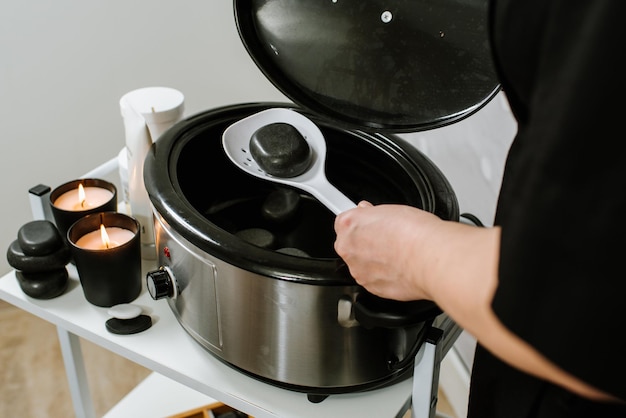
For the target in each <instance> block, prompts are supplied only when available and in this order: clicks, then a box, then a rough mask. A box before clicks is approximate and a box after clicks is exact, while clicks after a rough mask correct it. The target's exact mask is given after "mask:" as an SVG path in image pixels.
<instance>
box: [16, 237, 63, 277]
mask: <svg viewBox="0 0 626 418" xmlns="http://www.w3.org/2000/svg"><path fill="white" fill-rule="evenodd" d="M71 258H72V254H71V253H70V249H69V248H68V247H67V246H66V245H63V246H62V247H61V248H59V249H58V250H56V251H55V252H53V253H51V254H46V255H42V256H34V255H26V254H24V251H23V250H22V247H21V246H20V244H19V242H18V240H15V241H13V242H12V243H11V245H10V246H9V248H8V249H7V261H8V262H9V265H10V266H11V267H13V268H14V269H15V270H21V271H23V272H25V273H42V272H47V271H53V270H59V269H62V268H65V266H66V265H67V263H69V262H70V260H71Z"/></svg>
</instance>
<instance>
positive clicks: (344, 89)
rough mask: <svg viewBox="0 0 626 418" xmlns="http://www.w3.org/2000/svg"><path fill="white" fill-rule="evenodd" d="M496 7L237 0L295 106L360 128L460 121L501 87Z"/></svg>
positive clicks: (238, 12) (266, 64)
mask: <svg viewBox="0 0 626 418" xmlns="http://www.w3.org/2000/svg"><path fill="white" fill-rule="evenodd" d="M487 3H488V1H487V0H437V1H434V0H385V1H379V0H366V1H364V0H234V7H235V19H236V22H237V28H238V31H239V35H240V37H241V39H242V41H243V43H244V45H245V47H246V49H247V50H248V53H249V54H250V56H251V57H252V59H253V60H254V61H255V63H256V64H257V66H258V67H259V68H260V69H261V71H262V72H263V73H264V74H265V76H266V77H267V78H268V79H269V80H270V81H271V82H272V83H273V84H274V85H275V86H276V87H277V88H278V89H279V90H280V91H281V92H282V93H283V94H285V95H286V96H287V97H289V98H290V99H291V100H293V101H294V102H295V103H297V104H299V105H300V106H303V107H305V108H307V109H309V110H310V111H312V112H314V113H317V114H318V115H320V116H321V117H324V118H326V119H328V118H330V119H331V120H332V121H333V122H335V123H337V124H339V125H344V126H346V127H351V128H359V129H369V130H377V131H392V132H411V131H421V130H426V129H432V128H436V127H439V126H442V125H447V124H450V123H453V122H456V121H458V120H460V119H462V118H464V117H466V116H469V115H470V114H472V113H474V112H475V111H477V110H478V109H480V108H481V107H482V106H483V105H485V104H486V103H487V102H488V101H489V100H490V99H491V98H493V96H495V94H496V93H497V92H498V90H499V83H498V80H497V76H496V73H495V70H494V67H493V62H492V56H491V50H490V46H489V39H488V33H487Z"/></svg>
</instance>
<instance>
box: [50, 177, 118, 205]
mask: <svg viewBox="0 0 626 418" xmlns="http://www.w3.org/2000/svg"><path fill="white" fill-rule="evenodd" d="M112 197H113V192H111V191H110V190H107V189H104V188H102V187H84V186H83V184H82V183H80V184H79V185H78V187H77V188H76V189H73V190H70V191H67V192H65V193H63V194H62V195H61V196H59V197H58V198H57V199H56V200H55V201H54V203H53V204H54V206H56V207H57V208H59V209H63V210H70V211H81V210H88V209H92V208H96V207H98V206H102V205H103V204H105V203H106V202H108V201H109V200H111V198H112Z"/></svg>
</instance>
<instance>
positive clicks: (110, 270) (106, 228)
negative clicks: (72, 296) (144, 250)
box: [67, 212, 141, 307]
mask: <svg viewBox="0 0 626 418" xmlns="http://www.w3.org/2000/svg"><path fill="white" fill-rule="evenodd" d="M67 240H68V243H69V246H70V251H71V252H72V257H73V259H74V264H75V265H76V271H77V272H78V277H79V279H80V284H81V285H82V288H83V293H84V294H85V298H86V299H87V301H88V302H89V303H92V304H94V305H96V306H107V307H111V306H114V305H118V304H120V303H129V302H131V301H132V300H134V299H135V298H136V297H137V296H139V293H140V292H141V248H140V240H141V231H140V226H139V222H138V221H137V220H136V219H135V218H133V217H131V216H128V215H125V214H123V213H119V212H99V213H92V214H91V215H87V216H84V217H82V218H80V219H79V220H78V221H76V222H75V223H74V224H72V226H71V227H70V229H69V230H68V232H67Z"/></svg>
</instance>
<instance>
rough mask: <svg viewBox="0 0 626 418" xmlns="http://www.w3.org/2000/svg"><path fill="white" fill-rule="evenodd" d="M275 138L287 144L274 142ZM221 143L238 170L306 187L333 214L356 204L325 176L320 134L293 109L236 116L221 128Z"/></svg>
mask: <svg viewBox="0 0 626 418" xmlns="http://www.w3.org/2000/svg"><path fill="white" fill-rule="evenodd" d="M285 125H287V126H285ZM292 129H295V130H296V131H297V134H296V132H294V131H293V130H292ZM276 130H278V131H279V132H278V135H274V133H275V131H276ZM277 138H282V140H285V141H286V143H287V144H288V145H284V144H283V145H279V144H276V143H274V141H275V140H276V139H277ZM222 146H223V147H224V151H225V152H226V155H227V156H228V158H230V160H231V161H232V162H233V164H235V165H236V166H237V167H239V168H240V169H242V170H243V171H245V172H247V173H248V174H251V175H253V176H255V177H258V178H262V179H264V180H268V181H273V182H275V183H280V184H284V185H288V186H292V187H295V188H298V189H300V190H304V191H306V192H309V193H310V194H312V195H313V196H314V197H316V198H317V199H318V200H319V201H320V202H321V203H322V204H323V205H325V206H326V207H327V208H328V209H330V210H331V211H332V212H333V213H335V214H338V213H341V212H343V211H346V210H348V209H351V208H354V207H355V206H356V205H355V204H354V202H353V201H352V200H350V199H349V198H348V197H347V196H346V195H344V194H343V193H342V192H341V191H339V190H338V189H337V188H336V187H335V186H333V185H332V184H331V183H330V182H329V181H328V179H327V178H326V173H325V160H326V140H325V138H324V135H323V134H322V132H321V131H320V129H319V128H318V127H317V125H316V124H315V123H313V121H311V120H310V119H309V118H307V117H306V116H304V115H302V114H300V113H298V112H296V111H293V110H290V109H283V108H277V109H266V110H263V111H261V112H258V113H255V114H253V115H251V116H248V117H246V118H244V119H241V120H239V121H237V122H235V123H233V124H232V125H230V126H229V127H228V128H226V129H225V130H224V133H223V134H222Z"/></svg>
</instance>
